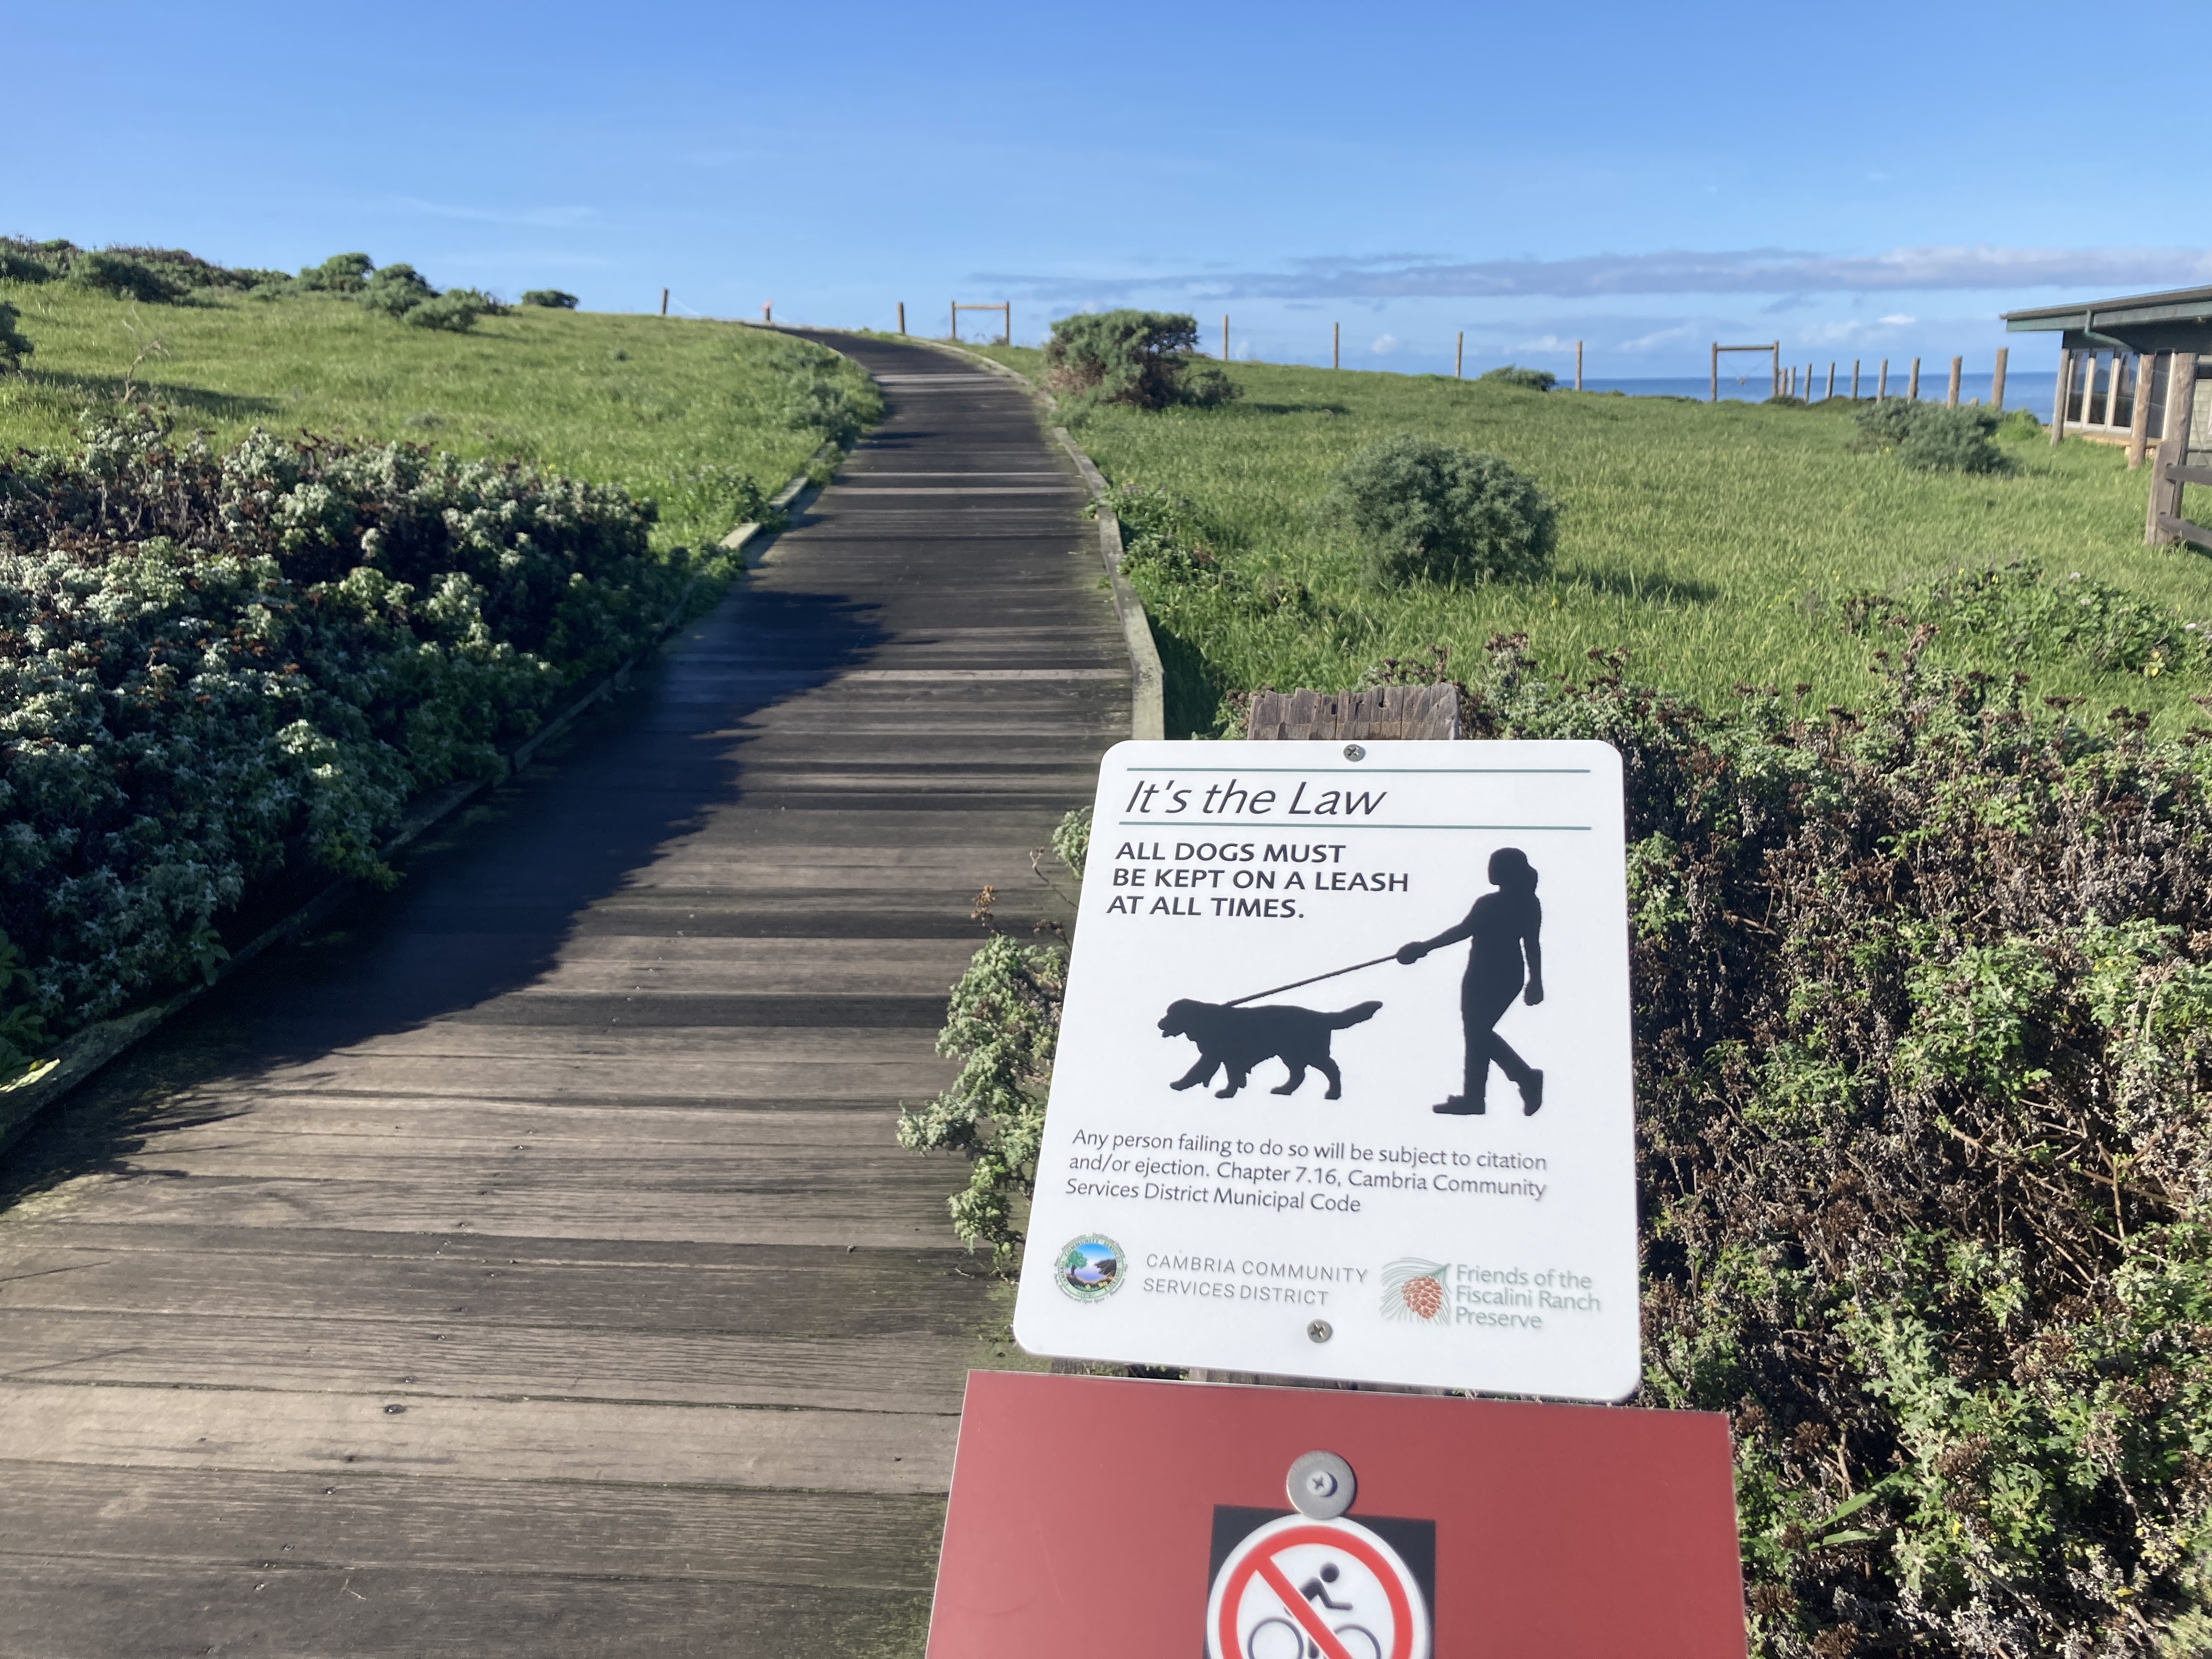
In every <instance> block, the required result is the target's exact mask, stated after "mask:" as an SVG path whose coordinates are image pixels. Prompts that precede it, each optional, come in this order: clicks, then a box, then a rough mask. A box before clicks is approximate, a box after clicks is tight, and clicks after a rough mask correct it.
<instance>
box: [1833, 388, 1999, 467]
mask: <svg viewBox="0 0 2212 1659" xmlns="http://www.w3.org/2000/svg"><path fill="white" fill-rule="evenodd" d="M1851 418H1852V419H1853V420H1854V421H1855V422H1857V424H1858V428H1859V441H1860V443H1861V444H1862V445H1863V447H1867V448H1869V449H1877V450H1895V451H1896V452H1897V458H1898V459H1899V460H1901V461H1903V462H1904V463H1905V465H1907V466H1911V467H1916V468H1917V469H1919V470H1920V471H1923V472H2002V471H2004V470H2005V469H2006V467H2007V466H2008V465H2010V464H2009V463H2008V461H2007V460H2006V459H2005V457H2004V453H2003V452H2002V451H2001V450H2000V449H1998V447H1996V444H1995V443H1994V442H1992V441H1991V437H1992V435H1993V434H1994V433H1995V432H1996V429H1997V416H1996V411H1994V410H1987V409H1983V408H1981V407H1979V406H1978V405H1961V406H1960V407H1959V408H1956V409H1954V408H1951V407H1949V406H1948V405H1946V404H1923V403H1915V402H1913V401H1911V399H1909V398H1878V399H1876V400H1875V402H1873V403H1871V404H1867V405H1866V406H1865V407H1864V408H1862V409H1858V410H1853V411H1852V415H1851Z"/></svg>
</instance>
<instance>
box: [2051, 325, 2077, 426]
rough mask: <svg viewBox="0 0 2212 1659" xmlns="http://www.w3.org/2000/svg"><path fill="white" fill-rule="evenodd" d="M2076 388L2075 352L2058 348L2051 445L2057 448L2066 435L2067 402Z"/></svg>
mask: <svg viewBox="0 0 2212 1659" xmlns="http://www.w3.org/2000/svg"><path fill="white" fill-rule="evenodd" d="M2073 388H2074V352H2073V349H2072V348H2070V347H2068V346H2061V347H2059V348H2058V390H2057V392H2056V393H2055V394H2054V395H2053V396H2052V398H2051V447H2053V448H2056V447H2057V445H2058V441H2059V440H2060V439H2061V438H2063V437H2064V436H2065V435H2066V400H2067V398H2068V397H2069V395H2070V394H2071V393H2072V391H2073Z"/></svg>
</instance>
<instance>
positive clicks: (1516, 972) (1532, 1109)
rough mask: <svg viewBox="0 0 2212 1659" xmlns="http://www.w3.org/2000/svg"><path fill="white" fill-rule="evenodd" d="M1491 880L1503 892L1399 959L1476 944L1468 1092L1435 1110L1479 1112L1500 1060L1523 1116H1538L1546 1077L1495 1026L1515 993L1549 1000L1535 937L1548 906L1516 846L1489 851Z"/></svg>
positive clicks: (1463, 995) (1467, 997) (1464, 1012)
mask: <svg viewBox="0 0 2212 1659" xmlns="http://www.w3.org/2000/svg"><path fill="white" fill-rule="evenodd" d="M1490 881H1491V884H1492V886H1493V887H1495V888H1497V889H1498V890H1497V891H1496V892H1494V893H1485V894H1484V895H1483V896H1481V897H1480V898H1479V899H1477V900H1475V902H1474V908H1473V909H1472V910H1470V911H1468V913H1467V920H1466V921H1462V922H1461V923H1460V924H1459V925H1458V926H1457V927H1450V928H1447V929H1445V931H1444V932H1443V933H1438V934H1437V936H1436V937H1435V938H1434V939H1422V940H1418V941H1416V942H1415V943H1413V944H1411V945H1401V946H1400V947H1399V950H1398V960H1399V961H1401V962H1402V963H1407V964H1408V965H1409V966H1410V965H1411V964H1412V963H1416V962H1419V960H1420V959H1421V958H1422V957H1425V956H1426V955H1428V953H1429V952H1430V951H1434V950H1437V949H1440V948H1441V947H1443V946H1444V945H1456V944H1458V943H1459V942H1460V940H1462V939H1473V940H1474V949H1473V950H1472V951H1469V952H1468V963H1467V977H1466V978H1465V979H1464V980H1462V981H1460V987H1459V1009H1460V1017H1461V1018H1462V1019H1463V1020H1464V1021H1465V1022H1466V1024H1467V1092H1466V1093H1464V1094H1457V1095H1454V1096H1452V1097H1451V1098H1450V1099H1449V1100H1447V1101H1445V1102H1444V1103H1443V1104H1442V1105H1441V1106H1436V1107H1432V1108H1431V1110H1433V1111H1438V1112H1443V1113H1444V1114H1446V1115H1449V1116H1452V1117H1465V1116H1473V1115H1475V1114H1478V1113H1480V1112H1481V1111H1482V1110H1483V1109H1484V1107H1483V1093H1484V1091H1485V1089H1486V1086H1487V1085H1488V1083H1489V1081H1490V1065H1491V1062H1492V1060H1495V1061H1497V1062H1498V1070H1499V1071H1501V1072H1503V1073H1505V1075H1506V1076H1507V1077H1509V1078H1510V1079H1513V1081H1514V1082H1515V1084H1516V1085H1518V1086H1519V1088H1520V1090H1521V1110H1522V1114H1523V1115H1527V1116H1530V1117H1533V1116H1534V1115H1536V1112H1537V1109H1539V1108H1541V1106H1542V1105H1543V1103H1544V1074H1543V1073H1541V1072H1540V1071H1538V1070H1537V1069H1536V1068H1535V1067H1534V1066H1531V1065H1530V1064H1528V1061H1527V1060H1523V1059H1522V1058H1521V1056H1520V1055H1518V1054H1515V1053H1514V1052H1513V1050H1512V1049H1511V1048H1508V1047H1507V1046H1506V1043H1505V1040H1504V1038H1503V1037H1501V1036H1498V1032H1497V1030H1496V1027H1497V1024H1498V1021H1499V1019H1501V1018H1504V1013H1505V1011H1506V1010H1507V1009H1508V1008H1510V1007H1511V1006H1513V999H1514V998H1515V997H1516V996H1517V997H1522V1000H1525V1001H1526V1002H1527V1003H1528V1006H1530V1007H1531V1008H1533V1007H1534V1006H1536V1005H1537V1004H1538V1003H1540V1002H1541V1001H1542V1000H1544V949H1543V946H1542V945H1541V943H1540V942H1539V940H1538V937H1537V936H1538V935H1539V934H1540V933H1541V932H1542V931H1543V927H1544V907H1543V906H1542V905H1541V904H1539V903H1537V902H1536V872H1535V871H1534V868H1532V867H1531V866H1530V865H1529V863H1528V854H1526V853H1523V852H1522V850H1521V849H1520V848H1517V847H1501V848H1498V850H1497V851H1496V852H1495V853H1492V854H1491V855H1490ZM1524 957H1525V959H1526V962H1527V973H1526V975H1525V976H1524V975H1523V973H1522V962H1523V958H1524ZM1524 985H1525V986H1526V987H1527V988H1526V991H1525V993H1524V991H1523V988H1522V987H1523V986H1524Z"/></svg>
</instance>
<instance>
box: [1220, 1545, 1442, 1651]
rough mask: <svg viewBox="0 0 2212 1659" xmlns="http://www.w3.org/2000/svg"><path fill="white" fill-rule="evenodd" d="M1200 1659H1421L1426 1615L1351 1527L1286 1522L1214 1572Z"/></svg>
mask: <svg viewBox="0 0 2212 1659" xmlns="http://www.w3.org/2000/svg"><path fill="white" fill-rule="evenodd" d="M1206 1659H1429V1609H1428V1603H1427V1601H1425V1599H1424V1597H1423V1596H1422V1595H1421V1589H1420V1585H1419V1583H1418V1582H1417V1581H1416V1580H1415V1578H1414V1577H1413V1569H1411V1568H1410V1567H1408V1566H1407V1565H1406V1563H1405V1562H1404V1560H1403V1559H1401V1558H1400V1556H1399V1554H1398V1553H1397V1552H1396V1551H1395V1550H1394V1549H1392V1548H1391V1547H1389V1545H1388V1544H1386V1543H1385V1542H1383V1540H1382V1539H1381V1538H1379V1537H1377V1536H1376V1534H1374V1533H1371V1532H1370V1531H1369V1530H1368V1529H1367V1528H1364V1527H1363V1526H1361V1525H1360V1524H1359V1523H1358V1522H1356V1521H1344V1520H1334V1521H1316V1520H1312V1519H1310V1518H1309V1517H1307V1516H1303V1515H1286V1516H1283V1517H1282V1518H1281V1519H1280V1520H1278V1521H1271V1522H1268V1523H1267V1525H1266V1526H1264V1527H1261V1528H1259V1529H1258V1530H1257V1531H1255V1532H1253V1533H1250V1534H1248V1535H1247V1536H1246V1537H1245V1538H1244V1539H1243V1541H1241V1542H1240V1543H1238V1545H1237V1547H1236V1548H1235V1549H1233V1550H1231V1552H1230V1553H1229V1557H1228V1559H1226V1560H1225V1561H1224V1562H1223V1563H1222V1564H1221V1571H1219V1572H1218V1573H1217V1574H1216V1575H1215V1577H1214V1580H1213V1594H1212V1596H1211V1597H1210V1598H1209V1599H1208V1601H1207V1602H1206Z"/></svg>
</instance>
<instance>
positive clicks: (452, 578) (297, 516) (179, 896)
mask: <svg viewBox="0 0 2212 1659" xmlns="http://www.w3.org/2000/svg"><path fill="white" fill-rule="evenodd" d="M652 524H653V507H652V506H651V505H650V504H649V503H645V502H640V501H634V500H632V499H630V498H629V496H627V495H623V493H622V492H621V491H619V490H617V489H610V488H606V487H604V486H599V485H592V484H586V483H578V482H575V481H574V480H571V479H568V478H562V477H554V476H551V475H549V474H545V473H542V472H539V471H535V470H533V469H532V468H529V467H526V466H522V465H514V464H499V463H495V462H480V461H462V460H459V459H455V458H454V457H453V456H451V455H445V454H435V453H431V452H429V451H428V450H426V449H422V448H418V447H411V446H407V445H385V446H378V447H355V446H352V445H349V444H345V443H340V442H332V441H318V440H311V439H301V440H299V441H282V440H277V439H273V438H270V437H267V436H265V435H255V436H254V437H252V438H251V439H249V440H248V441H246V442H244V443H242V444H240V445H239V446H238V447H236V448H234V449H233V450H231V451H229V452H228V453H221V454H218V453H213V452H211V451H210V450H209V449H207V448H206V447H204V446H203V445H201V444H200V443H198V442H197V441H192V442H185V443H179V442H176V441H173V440H172V439H171V437H170V436H169V435H168V434H167V432H166V431H165V430H164V429H162V428H161V426H159V425H158V424H157V423H155V422H154V421H153V420H152V419H151V418H150V417H146V416H137V417H134V418H132V419H131V420H128V421H125V422H123V423H121V424H118V425H112V426H103V427H99V428H94V429H93V430H92V431H91V432H90V434H89V435H88V438H87V441H85V443H84V445H83V447H82V449H81V450H78V451H75V452H70V453H59V452H56V453H22V452H19V453H18V454H17V456H16V457H15V459H13V460H11V461H9V462H6V463H0V931H4V933H6V935H7V937H8V938H9V939H11V940H12V941H14V944H15V947H16V948H17V949H18V950H20V951H21V953H22V959H23V963H22V971H24V972H27V974H28V975H30V985H29V987H28V988H27V990H23V991H21V993H20V998H21V1000H20V1001H18V1000H15V999H14V998H11V999H9V1006H19V1007H21V1008H24V1009H27V1011H28V1012H29V1013H30V1014H31V1015H34V1016H36V1017H37V1018H40V1019H42V1020H44V1021H46V1023H47V1024H49V1025H51V1026H52V1028H53V1030H55V1031H56V1032H57V1034H66V1033H67V1031H69V1030H71V1029H73V1028H75V1027H76V1025H78V1024H82V1023H84V1022H86V1021H88V1020H92V1019H96V1018H100V1017H102V1016H104V1015H106V1014H109V1013H112V1012H115V1011H116V1010H117V1009H118V1008H120V1007H122V1006H125V1004H127V1003H128V1002H129V1001H131V1000H132V999H133V998H135V997H137V996H138V995H141V994H143V993H144V992H146V991H147V990H148V989H149V988H151V987H161V986H166V985H170V984H173V983H175V982H177V981H179V980H180V979H182V978H184V977H185V976H188V975H191V974H192V973H193V972H196V971H199V970H201V969H204V968H205V967H207V966H208V965H209V964H210V963H212V962H213V961H216V960H218V959H219V957H220V953H221V951H222V939H221V935H220V932H219V929H220V927H222V923H223V921H224V919H225V917H226V915H227V914H228V912H229V911H230V910H231V909H232V908H234V907H235V906H236V905H237V904H238V902H240V899H241V897H242V896H244V895H245V894H246V892H247V891H248V890H250V889H252V887H253V886H254V885H255V884H259V883H263V882H266V881H268V880H270V879H272V878H275V877H276V876H277V875H278V874H279V873H280V872H283V871H286V870H293V871H311V870H318V869H319V870H323V871H330V872H344V873H350V874H357V875H362V876H367V877H369V878H382V877H383V876H384V875H385V873H386V872H384V869H383V866H382V865H381V863H380V860H379V856H378V852H377V848H379V846H380V844H381V842H382V841H383V839H384V837H385V836H386V835H387V834H388V832H389V831H390V829H392V826H393V825H394V824H395V823H397V822H398V817H399V815H400V813H401V811H402V810H403V808H404V805H405V804H406V802H407V800H408V799H409V798H410V796H413V795H415V794H416V793H420V792H422V791H423V790H426V789H430V788H435V787H438V786H440V785H441V784H443V783H446V782H447V781H451V780H453V779H455V778H459V777H467V776H486V775H495V774H496V773H497V772H498V770H499V769H500V768H501V761H500V758H499V757H500V754H501V750H503V749H504V748H506V747H507V746H509V745H511V744H513V743H514V742H516V741H518V740H519V739H520V738H523V737H525V736H526V735H527V734H528V733H529V732H531V731H532V730H533V729H534V728H535V727H536V726H537V725H538V723H539V721H540V720H541V719H542V718H543V716H544V714H545V712H546V710H547V709H548V708H550V706H551V705H552V704H553V703H554V702H555V701H556V699H557V698H559V697H560V696H562V692H563V691H564V690H565V689H566V688H568V687H569V686H571V685H573V684H576V683H577V682H579V681H580V680H582V679H585V678H589V677H591V676H593V675H596V674H599V673H601V672H604V671H605V670H607V669H608V668H610V667H611V666H612V665H614V664H615V663H617V662H618V661H619V660H620V659H622V658H623V657H624V656H626V655H628V654H629V653H632V652H635V650H637V649H639V648H640V647H641V646H642V645H643V644H645V643H646V642H647V641H649V640H650V639H651V638H653V636H654V635H655V634H656V633H657V632H658V631H659V628H660V627H661V625H662V624H663V623H664V621H665V619H666V618H667V617H668V616H669V614H670V611H671V607H672V606H674V605H676V604H677V603H678V599H679V596H680V595H681V594H682V593H683V592H684V590H685V587H686V584H687V582H688V581H689V580H690V576H691V572H692V569H693V566H692V563H691V561H690V557H689V556H688V555H686V554H684V553H683V552H681V551H680V550H679V551H678V552H676V553H674V554H672V555H670V556H656V555H655V554H654V553H653V551H652V550H651V548H650V547H649V545H648V540H647V537H648V532H649V531H650V529H651V526H652Z"/></svg>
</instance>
